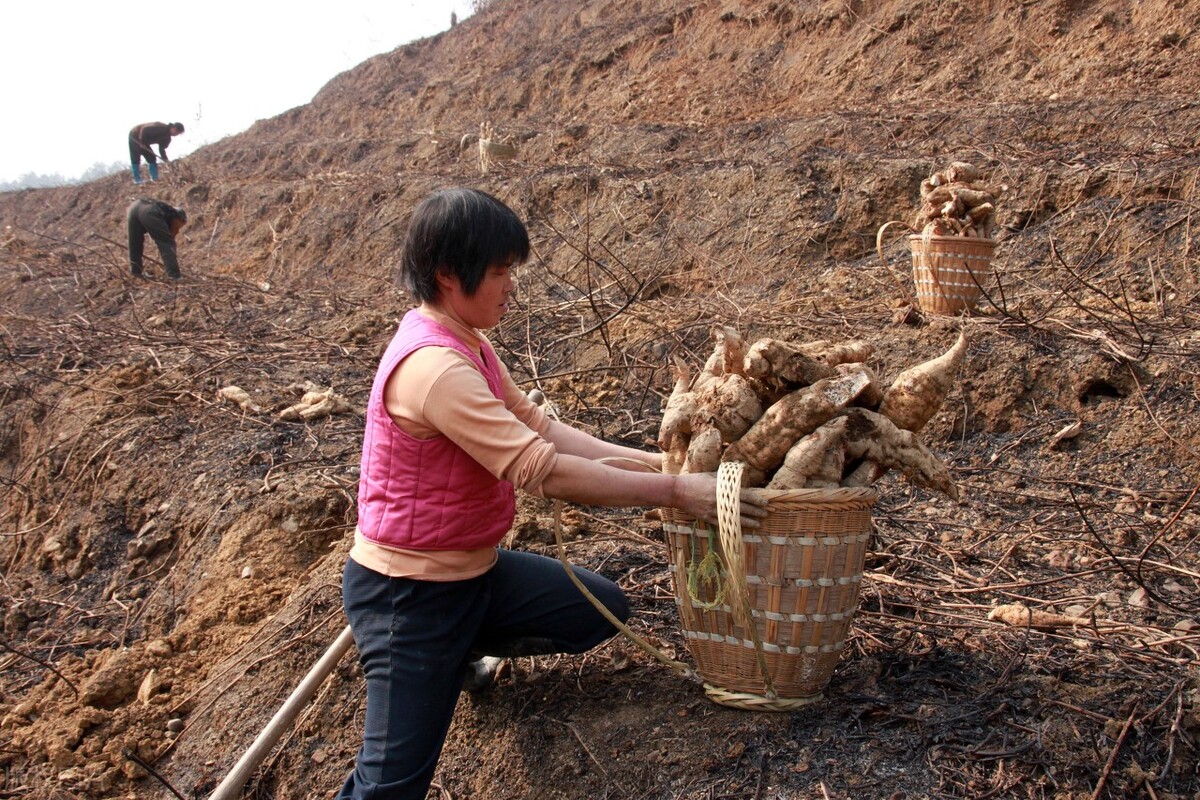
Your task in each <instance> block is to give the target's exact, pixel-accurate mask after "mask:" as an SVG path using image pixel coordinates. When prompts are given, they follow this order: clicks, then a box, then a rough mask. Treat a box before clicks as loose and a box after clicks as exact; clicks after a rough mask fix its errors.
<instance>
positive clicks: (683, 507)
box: [670, 472, 768, 529]
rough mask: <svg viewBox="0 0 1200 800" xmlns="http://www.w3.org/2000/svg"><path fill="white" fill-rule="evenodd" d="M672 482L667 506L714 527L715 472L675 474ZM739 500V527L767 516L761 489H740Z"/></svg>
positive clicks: (755, 523)
mask: <svg viewBox="0 0 1200 800" xmlns="http://www.w3.org/2000/svg"><path fill="white" fill-rule="evenodd" d="M675 482H676V483H675V491H674V492H673V494H672V502H671V504H670V505H671V507H672V508H677V509H679V510H680V511H682V512H683V513H685V514H687V515H688V516H690V517H695V518H696V519H699V520H703V521H705V522H707V523H708V524H709V525H712V526H713V527H716V526H717V524H718V523H717V477H716V475H714V474H713V473H711V472H705V473H698V474H693V475H676V476H675ZM739 499H740V501H741V503H740V510H741V520H742V527H743V528H747V529H755V528H758V527H759V520H761V519H762V518H763V517H765V516H767V512H768V508H767V502H768V501H767V497H766V494H765V492H764V491H763V490H762V489H742V491H741V494H740V496H739Z"/></svg>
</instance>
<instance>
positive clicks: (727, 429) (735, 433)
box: [692, 373, 763, 472]
mask: <svg viewBox="0 0 1200 800" xmlns="http://www.w3.org/2000/svg"><path fill="white" fill-rule="evenodd" d="M695 394H696V411H695V413H694V415H693V417H692V426H693V427H698V426H699V425H700V424H703V423H709V424H712V425H714V426H716V428H717V430H719V431H720V432H721V437H722V438H723V439H724V440H725V443H726V444H728V443H729V442H733V441H736V440H737V439H738V438H740V437H741V436H742V434H744V433H745V432H746V431H748V430H750V426H751V425H753V424H754V423H755V422H757V421H758V418H759V417H761V416H762V413H763V407H762V401H761V400H759V399H758V393H757V392H755V390H754V387H753V385H752V384H751V382H750V379H749V378H747V377H746V376H745V375H738V374H736V373H729V374H726V375H723V376H721V378H719V379H718V380H715V381H713V382H711V383H709V384H708V385H707V386H705V387H704V388H703V389H701V390H700V391H699V392H696V393H695ZM714 469H715V467H714ZM705 471H706V472H707V471H708V470H705Z"/></svg>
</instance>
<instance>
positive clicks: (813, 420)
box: [721, 372, 869, 473]
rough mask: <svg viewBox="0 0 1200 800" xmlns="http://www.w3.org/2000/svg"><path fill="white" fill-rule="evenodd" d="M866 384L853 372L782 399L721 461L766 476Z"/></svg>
mask: <svg viewBox="0 0 1200 800" xmlns="http://www.w3.org/2000/svg"><path fill="white" fill-rule="evenodd" d="M868 382H869V379H868V378H867V376H866V375H864V374H863V373H861V372H855V373H852V374H850V375H840V376H837V377H834V378H825V379H823V380H820V381H817V382H816V383H814V384H813V385H812V386H806V387H805V388H803V389H797V390H796V391H794V392H792V393H790V394H788V395H785V396H784V397H783V398H782V399H781V400H779V401H778V402H776V403H775V404H773V405H772V406H771V407H770V408H768V409H767V410H766V411H765V412H763V415H762V417H761V418H760V419H759V420H758V422H756V423H754V425H753V426H751V428H750V430H748V431H746V435H745V436H743V437H742V438H741V439H738V440H737V441H736V442H734V443H733V444H731V445H729V447H727V448H725V453H724V455H722V456H721V460H722V461H744V462H746V463H747V464H749V465H750V466H751V467H753V468H755V469H757V470H759V471H761V472H763V473H770V472H771V471H773V470H775V469H777V468H778V467H779V465H780V464H782V463H783V459H784V458H785V457H786V456H787V452H788V450H791V449H792V445H794V444H795V443H796V442H798V441H799V440H800V439H801V437H804V436H807V435H808V434H810V433H812V432H813V431H815V430H816V429H817V428H819V427H821V426H822V425H824V424H825V423H826V422H828V421H829V420H831V419H833V417H834V415H835V414H837V413H838V411H840V410H841V409H843V408H845V407H846V406H847V405H848V404H849V403H850V402H851V401H853V400H854V398H856V397H857V396H858V395H859V393H860V392H861V391H862V390H863V389H864V388H866V385H867V383H868Z"/></svg>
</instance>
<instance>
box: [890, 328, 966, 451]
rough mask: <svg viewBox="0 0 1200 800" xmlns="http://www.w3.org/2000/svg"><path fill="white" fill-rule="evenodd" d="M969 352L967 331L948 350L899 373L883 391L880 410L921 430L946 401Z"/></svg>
mask: <svg viewBox="0 0 1200 800" xmlns="http://www.w3.org/2000/svg"><path fill="white" fill-rule="evenodd" d="M966 352H967V334H966V331H963V332H962V333H960V334H959V336H958V341H957V342H955V343H954V346H953V347H951V348H950V349H949V350H947V351H946V352H945V353H942V354H941V355H940V356H938V357H937V358H935V359H933V360H932V361H926V362H925V363H923V364H918V365H916V366H915V367H910V368H909V369H906V370H904V371H903V372H901V373H900V374H899V375H897V376H896V379H895V380H893V381H892V384H891V386H889V387H888V388H887V390H886V391H885V392H884V393H883V400H882V402H880V404H879V413H880V414H883V415H884V416H885V417H887V418H888V419H890V420H891V421H892V422H894V423H896V425H897V427H900V428H903V429H904V430H906V431H919V430H921V428H923V427H925V423H927V422H929V420H930V419H932V418H933V415H934V414H936V413H937V411H938V409H939V408H941V407H942V403H944V402H945V401H946V396H947V395H948V394H949V393H950V389H951V387H952V386H954V379H955V377H956V376H957V375H958V368H959V366H960V365H961V364H962V362H963V357H964V356H965V355H966Z"/></svg>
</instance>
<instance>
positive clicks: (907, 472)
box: [845, 408, 958, 500]
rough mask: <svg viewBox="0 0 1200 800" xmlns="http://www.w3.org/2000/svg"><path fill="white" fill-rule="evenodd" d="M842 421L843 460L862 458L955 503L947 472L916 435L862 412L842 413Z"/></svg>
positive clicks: (955, 493)
mask: <svg viewBox="0 0 1200 800" xmlns="http://www.w3.org/2000/svg"><path fill="white" fill-rule="evenodd" d="M845 417H846V419H847V420H848V422H847V426H846V458H847V459H850V460H853V459H858V458H863V459H867V460H868V461H871V462H874V463H875V464H878V465H879V466H880V467H883V468H884V469H894V470H898V471H900V472H902V473H904V476H905V477H906V478H908V479H909V480H910V481H912V482H913V483H914V484H916V485H917V486H925V487H928V488H931V489H937V490H938V491H940V492H943V493H944V494H946V495H948V496H949V497H951V498H953V499H955V500H957V499H958V487H957V486H956V485H955V483H954V479H953V478H952V477H950V470H948V469H946V465H945V464H943V463H942V462H941V461H940V460H939V459H938V457H937V456H935V455H934V454H933V452H932V451H930V449H929V448H928V447H926V446H925V445H924V444H922V443H921V441H920V440H919V439H918V438H917V436H916V434H914V433H912V432H911V431H906V430H903V429H901V428H898V427H896V425H895V424H894V423H893V422H892V421H891V420H890V419H888V418H887V417H885V416H883V415H882V414H876V413H875V412H874V411H868V410H867V409H865V408H849V409H846V411H845Z"/></svg>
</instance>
